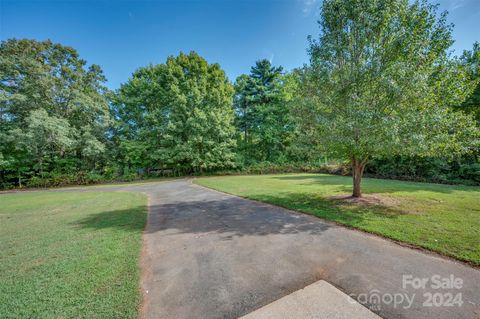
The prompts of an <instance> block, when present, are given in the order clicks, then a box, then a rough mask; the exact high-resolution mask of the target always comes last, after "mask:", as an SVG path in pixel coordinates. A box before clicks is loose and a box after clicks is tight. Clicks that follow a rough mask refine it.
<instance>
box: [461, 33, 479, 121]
mask: <svg viewBox="0 0 480 319" xmlns="http://www.w3.org/2000/svg"><path fill="white" fill-rule="evenodd" d="M460 64H461V66H463V67H464V68H466V71H467V74H468V76H469V80H470V81H473V82H476V86H475V89H474V91H473V92H472V94H470V96H469V97H467V99H466V100H465V102H463V103H462V104H461V105H459V106H457V108H458V109H460V110H463V111H465V112H466V113H471V114H473V116H475V118H476V120H477V121H478V122H479V123H480V43H479V42H475V43H474V44H473V49H472V51H464V52H463V55H462V56H461V58H460Z"/></svg>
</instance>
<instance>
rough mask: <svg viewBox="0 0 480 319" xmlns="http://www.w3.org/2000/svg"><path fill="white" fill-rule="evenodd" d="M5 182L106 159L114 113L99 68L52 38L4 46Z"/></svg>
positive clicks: (0, 69) (0, 74)
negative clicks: (111, 115) (106, 144)
mask: <svg viewBox="0 0 480 319" xmlns="http://www.w3.org/2000/svg"><path fill="white" fill-rule="evenodd" d="M0 57H1V58H0V138H1V140H2V143H1V144H0V183H1V184H2V185H3V187H6V186H9V185H12V184H14V185H18V186H22V185H23V182H24V181H25V180H28V179H30V178H33V177H35V178H43V177H44V175H45V174H49V173H51V172H55V173H57V172H58V173H60V172H61V173H66V174H76V173H78V172H80V171H83V172H90V171H93V170H96V169H99V168H100V167H101V166H102V163H104V160H105V158H104V157H103V155H104V152H105V143H106V137H105V131H106V128H107V127H108V125H109V121H110V116H109V112H108V107H107V100H106V98H105V92H106V89H105V88H104V87H103V83H104V81H105V78H104V76H103V74H102V71H101V69H100V67H99V66H97V65H91V66H88V67H87V64H86V62H85V61H84V60H82V59H80V57H79V56H78V53H77V51H75V49H73V48H70V47H66V46H62V45H60V44H54V43H52V42H50V41H44V42H37V41H34V40H16V39H11V40H7V41H2V43H1V45H0Z"/></svg>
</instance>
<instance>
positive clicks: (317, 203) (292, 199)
mask: <svg viewBox="0 0 480 319" xmlns="http://www.w3.org/2000/svg"><path fill="white" fill-rule="evenodd" d="M256 199H258V200H260V201H264V202H267V203H271V204H275V205H279V206H281V207H285V208H288V209H292V210H296V211H300V212H304V213H306V214H309V215H313V216H317V217H320V218H323V219H327V220H331V221H335V222H339V223H341V224H346V225H351V226H355V225H358V224H362V223H363V222H364V221H365V220H366V219H370V218H372V217H375V218H384V219H395V218H397V217H399V216H403V215H408V214H409V213H408V212H405V211H404V210H401V209H399V208H397V207H395V206H386V205H382V204H363V203H351V202H346V201H344V200H341V199H333V198H324V197H322V196H319V195H315V194H312V193H282V194H279V195H278V196H273V195H259V196H257V197H256Z"/></svg>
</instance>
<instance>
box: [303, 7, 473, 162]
mask: <svg viewBox="0 0 480 319" xmlns="http://www.w3.org/2000/svg"><path fill="white" fill-rule="evenodd" d="M319 24H320V28H321V34H320V37H319V39H318V41H313V40H312V41H311V44H310V49H309V52H310V56H311V65H310V67H308V68H307V70H306V73H307V77H306V79H305V81H304V87H303V97H304V98H307V99H308V101H309V103H307V104H305V103H301V104H300V107H302V105H303V107H306V108H307V114H310V116H312V117H313V118H314V119H315V121H314V123H312V122H311V121H309V122H310V126H312V125H313V127H314V128H315V131H316V133H317V138H318V140H319V141H320V143H321V144H322V146H323V148H324V151H326V152H331V153H334V155H336V156H338V157H341V158H345V159H351V158H360V159H370V158H373V157H378V156H383V155H395V154H408V155H414V154H432V153H435V154H437V155H439V154H445V153H452V152H462V151H465V150H466V149H467V148H468V144H470V145H471V142H472V137H473V136H474V134H475V132H474V131H475V129H474V126H473V125H472V122H471V120H470V119H468V117H465V116H463V115H462V114H457V113H452V112H450V111H449V110H448V108H449V107H450V106H451V105H452V104H458V103H459V102H460V101H463V99H465V97H466V96H467V94H468V92H469V90H470V88H469V87H468V83H465V81H464V78H465V73H464V72H463V71H462V70H461V69H458V68H456V64H455V63H454V62H452V61H449V60H448V59H447V49H448V47H449V46H450V44H451V43H452V39H451V26H450V25H447V24H446V22H445V15H444V14H442V15H440V16H439V15H437V13H436V7H434V6H431V5H429V4H427V3H426V2H424V1H417V2H415V3H413V4H410V3H409V2H408V1H407V0H390V1H375V0H374V1H367V0H363V1H353V0H330V1H325V2H324V3H323V6H322V16H321V20H320V22H319ZM302 114H303V116H305V112H303V113H302ZM299 121H300V122H302V121H303V119H302V118H299ZM467 132H468V133H467ZM457 135H461V136H463V137H464V138H465V139H459V138H457V137H456V136H457ZM468 136H469V138H467V137H468Z"/></svg>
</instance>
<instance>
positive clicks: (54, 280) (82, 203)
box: [0, 190, 147, 318]
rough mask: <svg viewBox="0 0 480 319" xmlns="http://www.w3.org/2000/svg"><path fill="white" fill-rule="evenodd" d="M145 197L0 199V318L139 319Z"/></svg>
mask: <svg viewBox="0 0 480 319" xmlns="http://www.w3.org/2000/svg"><path fill="white" fill-rule="evenodd" d="M146 204H147V199H146V195H143V194H139V193H113V192H101V191H99V190H98V191H96V192H84V193H81V192H63V193H60V192H20V193H15V194H0V317H2V318H137V317H138V308H139V304H140V301H141V294H140V289H139V257H140V249H141V241H142V231H143V229H144V225H145V221H146V215H147V208H146Z"/></svg>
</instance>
